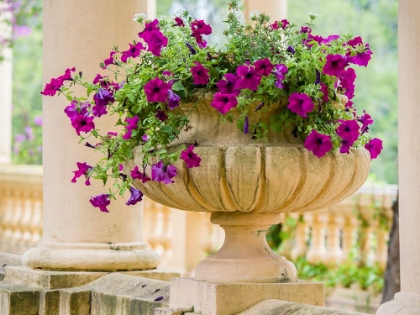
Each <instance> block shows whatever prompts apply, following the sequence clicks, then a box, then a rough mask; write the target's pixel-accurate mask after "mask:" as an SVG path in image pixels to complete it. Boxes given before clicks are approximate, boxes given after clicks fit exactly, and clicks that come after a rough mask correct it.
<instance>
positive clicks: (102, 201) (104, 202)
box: [89, 194, 111, 212]
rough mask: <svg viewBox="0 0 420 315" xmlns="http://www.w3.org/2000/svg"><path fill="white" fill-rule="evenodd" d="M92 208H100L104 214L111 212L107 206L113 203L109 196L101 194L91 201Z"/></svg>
mask: <svg viewBox="0 0 420 315" xmlns="http://www.w3.org/2000/svg"><path fill="white" fill-rule="evenodd" d="M89 201H90V203H91V204H92V206H94V207H95V208H99V210H101V211H102V212H109V210H108V209H107V206H109V204H110V203H111V201H110V200H109V195H108V194H100V195H97V196H94V197H91V198H90V199H89Z"/></svg>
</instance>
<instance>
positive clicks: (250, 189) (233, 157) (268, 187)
mask: <svg viewBox="0 0 420 315" xmlns="http://www.w3.org/2000/svg"><path fill="white" fill-rule="evenodd" d="M211 98H212V96H211V95H206V96H205V97H203V98H202V100H200V101H198V103H197V104H196V105H195V106H193V104H183V105H181V106H180V108H179V109H178V110H183V111H190V110H191V113H190V116H189V119H190V125H191V126H192V128H191V129H190V130H189V131H188V132H183V133H182V134H181V135H180V138H179V141H177V143H176V144H175V145H179V144H182V143H185V144H192V143H197V144H198V145H197V146H196V148H195V149H194V152H196V153H197V154H198V155H199V156H200V157H201V159H202V160H201V166H200V167H195V168H189V169H188V168H186V166H185V164H184V163H183V162H182V161H179V162H178V163H177V164H175V166H176V167H177V170H178V175H177V176H176V177H175V178H174V179H175V182H174V183H173V184H169V185H165V184H163V183H158V182H155V181H149V182H147V183H145V184H142V183H141V182H140V181H136V182H135V185H136V187H137V188H138V189H140V190H141V191H142V192H143V193H144V194H145V195H146V196H147V197H149V198H150V199H152V200H154V201H156V202H159V203H161V204H164V205H166V206H169V207H173V208H177V209H182V210H187V211H204V212H211V213H212V215H211V221H212V222H213V223H217V224H220V225H221V226H222V227H223V228H224V230H225V232H226V238H225V243H224V245H223V246H222V248H221V249H220V250H219V252H217V253H216V254H214V255H212V256H210V257H208V258H207V259H205V260H204V261H202V262H201V263H200V264H199V265H198V266H197V267H196V269H195V278H196V279H199V280H208V281H218V282H220V281H222V282H225V281H252V282H279V281H286V280H295V279H296V268H295V267H294V265H293V264H292V263H291V262H289V261H287V260H286V259H285V258H284V257H282V256H278V255H276V254H275V253H274V252H272V251H271V250H270V248H269V247H268V245H267V242H266V240H265V233H266V230H267V229H268V228H269V227H270V225H272V224H277V223H279V221H280V213H287V212H304V211H310V210H316V209H321V208H324V207H328V206H330V205H332V204H335V203H337V202H339V201H341V200H343V199H345V198H346V197H348V196H350V195H351V194H353V193H354V192H355V191H356V190H357V189H358V188H359V187H360V186H361V185H362V184H363V183H364V181H365V180H366V177H367V175H368V172H369V165H370V156H369V153H368V152H367V151H366V150H365V149H351V150H350V153H349V154H340V153H339V152H334V153H332V152H330V153H327V154H326V155H325V156H323V157H322V158H318V157H316V156H314V155H313V154H312V152H310V151H308V150H306V149H305V148H304V146H303V143H302V141H301V140H300V139H298V138H296V137H294V136H293V135H292V132H291V127H289V128H283V130H282V132H281V133H277V132H274V131H270V132H269V133H268V134H267V141H254V140H253V139H252V135H253V130H251V128H250V133H249V134H244V133H243V132H241V131H240V130H239V129H238V128H237V127H236V125H235V124H233V123H229V122H222V121H221V120H220V117H219V116H220V115H219V113H218V112H217V111H216V110H215V109H214V108H212V107H211V106H210V100H211ZM282 107H284V104H282V102H279V104H278V105H277V106H270V108H269V109H268V110H266V111H264V112H262V113H261V114H260V113H255V112H249V113H248V115H249V124H250V126H251V125H252V124H253V123H254V122H258V121H262V122H264V121H268V120H269V119H270V117H271V116H273V115H275V114H276V112H278V111H279V110H281V108H282ZM135 156H136V158H134V159H133V160H131V161H129V162H128V163H127V164H128V167H129V168H133V167H134V166H135V165H142V161H141V156H140V155H135ZM149 175H150V174H149Z"/></svg>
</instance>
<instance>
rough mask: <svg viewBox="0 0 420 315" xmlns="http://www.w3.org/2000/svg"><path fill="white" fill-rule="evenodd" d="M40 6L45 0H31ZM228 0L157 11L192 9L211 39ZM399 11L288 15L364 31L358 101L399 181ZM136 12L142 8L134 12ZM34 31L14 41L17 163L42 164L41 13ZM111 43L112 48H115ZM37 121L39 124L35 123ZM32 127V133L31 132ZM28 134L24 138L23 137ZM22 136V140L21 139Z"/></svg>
mask: <svg viewBox="0 0 420 315" xmlns="http://www.w3.org/2000/svg"><path fill="white" fill-rule="evenodd" d="M30 2H31V3H32V4H33V5H35V6H39V7H40V6H41V3H42V1H41V0H31V1H30ZM228 2H229V1H228V0H157V11H158V12H157V13H158V16H161V15H166V16H168V15H169V16H172V15H174V14H176V13H177V12H179V11H180V10H190V11H191V12H192V14H193V15H195V16H196V17H197V18H200V19H204V20H205V21H206V22H208V23H210V24H211V25H212V27H213V30H214V33H213V35H212V36H210V38H209V43H210V44H217V43H218V42H221V41H222V40H223V38H222V31H223V28H224V23H223V22H222V21H223V19H224V17H226V14H227V3H228ZM397 11H398V0H335V1H328V0H305V1H289V2H288V20H289V21H290V22H292V23H294V24H297V25H304V24H305V23H306V22H308V20H309V19H308V15H307V13H308V12H315V13H318V14H320V15H321V18H319V19H317V20H316V21H315V22H316V27H315V28H314V29H313V33H314V34H319V35H321V36H327V35H330V34H341V35H345V34H351V35H354V36H356V35H360V36H362V38H363V40H364V42H365V43H369V44H370V47H371V49H372V51H373V53H374V54H373V56H372V60H371V62H370V64H369V67H368V68H363V67H358V68H357V69H356V71H357V75H358V78H357V80H356V93H355V94H356V97H355V99H354V104H355V105H354V106H355V107H356V108H358V109H359V114H361V111H362V110H363V109H365V110H366V111H367V112H368V113H369V114H370V115H372V117H373V118H374V120H375V123H374V124H373V126H372V128H371V131H370V132H371V133H372V135H374V136H375V137H379V138H381V139H382V140H383V141H384V151H383V153H382V155H381V156H380V157H379V158H378V159H377V160H374V161H373V162H372V171H371V172H372V174H373V175H372V176H373V177H375V178H376V179H377V180H378V181H384V182H387V183H397V181H398V177H397V150H398V146H397V136H398V131H397V87H398V82H397V81H398V74H397ZM134 13H137V12H133V15H134ZM20 23H22V24H25V23H27V24H28V25H29V26H30V27H31V28H32V32H31V34H30V35H28V36H24V37H19V38H16V39H15V41H14V46H13V52H14V61H13V64H14V70H13V139H14V141H13V152H14V153H13V162H14V163H29V164H33V163H35V164H41V163H42V160H41V148H42V139H41V126H39V119H38V118H36V117H40V116H41V102H42V100H41V95H40V94H39V92H40V90H41V87H42V32H41V28H40V27H39V26H40V23H41V14H40V13H37V14H36V15H35V16H33V15H26V16H23V17H22V19H21V21H20ZM110 48H111V47H110ZM34 119H35V120H36V121H38V124H37V123H36V122H34ZM28 127H30V128H31V129H32V134H33V136H32V137H30V136H28V134H27V132H26V131H28V130H29V129H28ZM22 139H23V140H22ZM16 140H17V141H16Z"/></svg>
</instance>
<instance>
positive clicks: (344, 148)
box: [340, 139, 353, 154]
mask: <svg viewBox="0 0 420 315" xmlns="http://www.w3.org/2000/svg"><path fill="white" fill-rule="evenodd" d="M352 145H353V143H352V142H351V141H348V140H345V139H343V140H342V141H341V147H340V153H341V154H344V153H347V154H349V153H350V148H351V146H352Z"/></svg>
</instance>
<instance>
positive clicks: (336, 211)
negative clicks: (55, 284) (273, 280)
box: [0, 165, 397, 274]
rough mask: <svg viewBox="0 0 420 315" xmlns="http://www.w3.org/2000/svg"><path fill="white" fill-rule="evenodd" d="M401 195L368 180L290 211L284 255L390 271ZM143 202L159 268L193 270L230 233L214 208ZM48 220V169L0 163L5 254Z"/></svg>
mask: <svg viewBox="0 0 420 315" xmlns="http://www.w3.org/2000/svg"><path fill="white" fill-rule="evenodd" d="M396 195H397V187H396V185H386V186H378V185H377V186H372V185H365V186H363V187H362V188H361V189H360V190H359V191H358V192H357V193H356V194H354V195H353V196H352V197H349V198H347V199H346V200H344V201H342V202H340V203H339V204H337V205H335V206H332V207H330V208H327V209H323V210H319V211H315V212H306V213H303V214H298V213H292V214H288V215H287V216H285V217H284V220H283V222H285V220H286V221H287V220H289V221H292V222H293V220H294V221H295V224H296V226H295V227H293V228H291V227H289V226H288V225H287V224H286V225H284V229H286V232H287V233H288V234H289V235H290V236H291V237H290V238H289V239H288V240H287V241H286V242H284V243H283V244H282V246H281V250H280V251H281V254H283V255H285V256H287V257H290V258H291V259H292V260H294V259H296V258H297V257H301V256H305V257H306V258H307V260H308V261H309V262H313V263H317V262H322V263H325V264H327V265H335V264H337V263H341V262H344V261H346V260H348V259H359V260H363V261H364V262H365V263H367V264H375V263H378V264H379V265H380V266H381V267H382V268H385V264H386V259H387V245H386V244H387V238H388V233H389V228H390V224H391V221H392V220H391V219H392V210H391V206H392V202H393V200H394V199H395V198H396ZM144 204H145V205H144V220H143V240H144V241H146V242H147V243H148V244H149V246H150V247H151V248H152V249H153V250H155V251H157V252H158V253H159V254H160V255H161V256H162V259H161V263H160V265H159V266H160V268H164V269H166V268H167V269H171V270H175V271H178V272H181V273H182V274H189V272H190V271H191V270H192V269H193V268H194V266H195V265H196V264H197V262H199V261H201V260H202V259H204V257H205V256H207V255H208V254H209V253H212V252H213V251H215V250H217V249H218V248H219V247H220V245H221V244H222V243H223V238H224V235H223V230H222V229H221V228H219V226H216V225H213V224H211V223H210V219H209V217H210V214H208V213H201V212H197V213H195V212H185V211H179V210H176V209H172V208H169V207H166V206H163V205H160V204H158V203H155V202H153V201H151V200H149V199H146V200H145V202H144ZM287 217H289V219H287ZM42 221H43V220H42V166H30V165H2V166H0V251H2V252H7V253H12V254H22V253H23V252H25V251H26V250H27V249H29V248H31V247H33V246H34V244H35V243H36V242H38V241H39V240H40V239H41V235H42V229H43V228H42ZM287 229H289V230H290V231H287ZM356 244H358V245H357V246H356Z"/></svg>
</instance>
